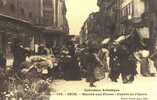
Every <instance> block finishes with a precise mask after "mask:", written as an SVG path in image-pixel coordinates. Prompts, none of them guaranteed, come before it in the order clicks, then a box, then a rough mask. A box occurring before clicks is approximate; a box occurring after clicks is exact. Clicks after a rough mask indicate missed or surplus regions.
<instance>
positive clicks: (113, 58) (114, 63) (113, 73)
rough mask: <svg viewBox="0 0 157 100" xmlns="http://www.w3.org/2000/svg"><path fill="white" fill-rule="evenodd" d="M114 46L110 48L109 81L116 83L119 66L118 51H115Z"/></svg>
mask: <svg viewBox="0 0 157 100" xmlns="http://www.w3.org/2000/svg"><path fill="white" fill-rule="evenodd" d="M117 49H118V48H117V47H116V45H112V47H111V48H110V53H109V56H110V64H109V65H110V69H111V70H110V74H109V77H110V79H111V81H113V82H117V79H118V77H119V75H120V64H119V59H118V51H117Z"/></svg>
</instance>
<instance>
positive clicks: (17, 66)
mask: <svg viewBox="0 0 157 100" xmlns="http://www.w3.org/2000/svg"><path fill="white" fill-rule="evenodd" d="M12 53H13V57H14V58H13V70H14V72H16V73H17V74H20V71H21V69H22V68H21V64H22V63H23V62H25V61H26V57H27V55H28V51H27V50H26V49H25V48H24V47H23V45H22V42H21V41H20V40H19V39H15V40H14V43H13V45H12Z"/></svg>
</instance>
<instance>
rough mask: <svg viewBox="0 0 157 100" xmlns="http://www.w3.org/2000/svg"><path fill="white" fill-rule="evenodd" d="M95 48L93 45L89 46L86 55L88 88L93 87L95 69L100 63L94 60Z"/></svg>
mask: <svg viewBox="0 0 157 100" xmlns="http://www.w3.org/2000/svg"><path fill="white" fill-rule="evenodd" d="M96 54H97V48H96V47H95V46H93V45H91V46H89V48H88V54H87V82H89V86H90V87H95V85H94V83H95V82H96V81H97V79H96V77H95V69H96V67H97V65H98V64H100V62H99V61H98V60H97V58H96Z"/></svg>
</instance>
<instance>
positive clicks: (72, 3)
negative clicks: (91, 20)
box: [65, 0, 98, 35]
mask: <svg viewBox="0 0 157 100" xmlns="http://www.w3.org/2000/svg"><path fill="white" fill-rule="evenodd" d="M65 1H66V6H67V19H68V23H69V28H70V34H73V35H79V32H80V29H81V27H82V25H83V23H84V21H85V20H86V19H87V18H88V15H89V14H90V13H92V12H96V11H98V7H97V0H65Z"/></svg>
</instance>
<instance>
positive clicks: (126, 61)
mask: <svg viewBox="0 0 157 100" xmlns="http://www.w3.org/2000/svg"><path fill="white" fill-rule="evenodd" d="M118 59H119V63H120V72H121V74H122V80H123V83H128V82H132V81H133V80H134V75H135V74H136V64H135V61H134V57H133V53H132V52H130V51H129V48H128V47H127V46H126V45H124V44H121V46H120V47H119V49H118ZM129 76H130V77H129ZM128 77H129V78H128Z"/></svg>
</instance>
